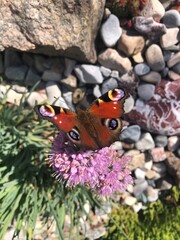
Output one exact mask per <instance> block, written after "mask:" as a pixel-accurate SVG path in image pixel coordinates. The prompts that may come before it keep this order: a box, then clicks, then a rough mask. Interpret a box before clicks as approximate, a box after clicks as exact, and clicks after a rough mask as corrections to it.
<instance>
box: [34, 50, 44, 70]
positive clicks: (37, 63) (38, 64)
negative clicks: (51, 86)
mask: <svg viewBox="0 0 180 240" xmlns="http://www.w3.org/2000/svg"><path fill="white" fill-rule="evenodd" d="M46 59H47V58H46V57H45V56H41V55H37V54H35V55H34V67H35V68H36V70H37V71H38V72H39V73H43V72H44V71H45V70H46V67H45V66H44V63H45V61H46Z"/></svg>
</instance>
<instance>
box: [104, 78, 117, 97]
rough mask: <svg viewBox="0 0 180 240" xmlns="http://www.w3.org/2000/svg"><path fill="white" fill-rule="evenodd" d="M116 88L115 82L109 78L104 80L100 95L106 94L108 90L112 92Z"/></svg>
mask: <svg viewBox="0 0 180 240" xmlns="http://www.w3.org/2000/svg"><path fill="white" fill-rule="evenodd" d="M117 87H118V83H117V80H116V79H114V78H112V77H111V78H108V79H106V80H105V81H104V82H103V84H102V87H101V92H102V94H104V93H106V92H108V91H109V90H112V89H114V88H117Z"/></svg>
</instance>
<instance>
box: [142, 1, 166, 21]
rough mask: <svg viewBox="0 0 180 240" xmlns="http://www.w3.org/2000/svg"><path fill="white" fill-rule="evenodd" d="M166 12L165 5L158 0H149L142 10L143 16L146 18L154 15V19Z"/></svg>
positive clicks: (159, 17)
mask: <svg viewBox="0 0 180 240" xmlns="http://www.w3.org/2000/svg"><path fill="white" fill-rule="evenodd" d="M164 14H165V10H164V7H163V5H162V4H161V3H160V1H158V0H149V1H148V3H147V4H146V5H145V7H144V8H143V10H142V11H141V14H140V15H141V16H144V17H146V18H148V17H153V18H154V19H156V18H157V19H161V18H162V17H163V16H164Z"/></svg>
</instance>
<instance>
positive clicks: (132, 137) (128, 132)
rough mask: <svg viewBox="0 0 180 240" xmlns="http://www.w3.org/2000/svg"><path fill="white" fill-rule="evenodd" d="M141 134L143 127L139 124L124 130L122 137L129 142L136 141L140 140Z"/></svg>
mask: <svg viewBox="0 0 180 240" xmlns="http://www.w3.org/2000/svg"><path fill="white" fill-rule="evenodd" d="M140 135H141V128H140V127H139V126H138V125H132V126H130V127H128V128H126V129H125V130H124V131H122V133H121V135H120V139H121V140H122V141H127V142H129V143H135V142H137V141H138V140H139V138H140Z"/></svg>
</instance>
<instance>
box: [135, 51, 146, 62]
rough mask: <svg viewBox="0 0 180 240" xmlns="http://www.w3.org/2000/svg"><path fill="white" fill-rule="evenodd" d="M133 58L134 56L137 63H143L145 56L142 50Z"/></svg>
mask: <svg viewBox="0 0 180 240" xmlns="http://www.w3.org/2000/svg"><path fill="white" fill-rule="evenodd" d="M132 58H133V60H134V62H135V63H143V62H144V57H143V56H142V53H141V52H139V53H137V54H135V55H133V56H132Z"/></svg>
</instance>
